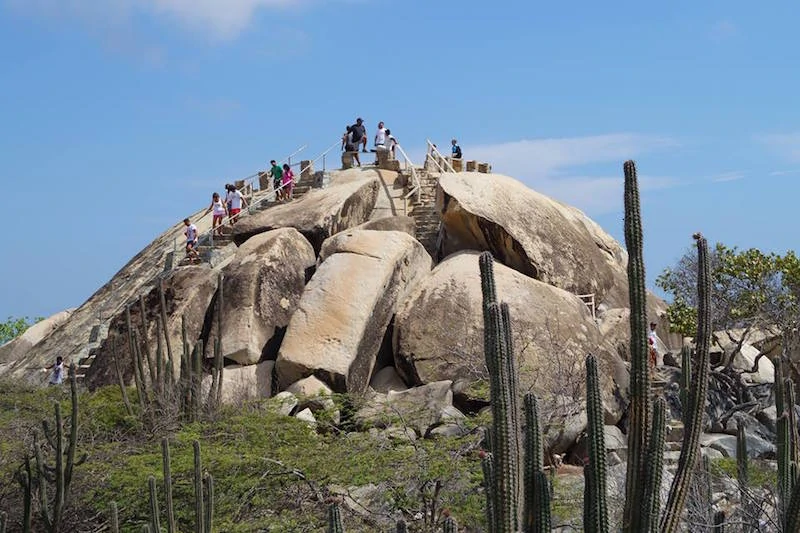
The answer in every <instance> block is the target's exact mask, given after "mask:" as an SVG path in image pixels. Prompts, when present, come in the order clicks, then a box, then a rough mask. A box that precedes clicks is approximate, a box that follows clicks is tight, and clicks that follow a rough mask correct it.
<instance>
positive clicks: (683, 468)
mask: <svg viewBox="0 0 800 533" xmlns="http://www.w3.org/2000/svg"><path fill="white" fill-rule="evenodd" d="M694 238H695V240H696V241H697V303H698V305H697V334H696V335H695V347H696V349H695V362H696V365H695V366H696V371H694V372H693V374H694V375H693V376H692V389H691V393H690V397H689V402H690V405H691V407H692V413H691V415H690V424H689V425H688V426H687V427H685V428H684V433H683V444H682V446H681V455H680V458H679V459H678V469H677V471H676V472H675V477H674V478H673V479H672V486H671V487H670V492H669V498H668V499H667V505H666V508H665V510H664V516H663V518H662V520H661V530H662V531H663V532H664V533H672V532H673V531H676V530H677V528H678V522H679V520H680V516H681V513H682V512H683V508H684V505H685V504H686V494H687V492H688V489H689V485H690V484H691V481H692V473H693V471H694V468H695V465H696V464H697V460H698V458H699V457H700V435H701V433H702V431H703V412H704V408H705V401H706V394H707V392H708V376H709V373H710V368H709V347H710V345H711V331H712V330H711V269H710V266H709V261H708V243H707V242H706V239H705V237H703V236H702V235H700V234H699V233H698V234H695V236H694Z"/></svg>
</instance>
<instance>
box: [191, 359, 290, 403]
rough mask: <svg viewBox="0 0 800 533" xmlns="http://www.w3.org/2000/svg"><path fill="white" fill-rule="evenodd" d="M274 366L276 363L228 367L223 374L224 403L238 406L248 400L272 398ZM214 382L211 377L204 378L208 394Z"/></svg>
mask: <svg viewBox="0 0 800 533" xmlns="http://www.w3.org/2000/svg"><path fill="white" fill-rule="evenodd" d="M274 366H275V362H274V361H264V362H263V363H259V364H257V365H247V366H242V365H235V366H226V367H225V369H224V370H223V373H222V376H223V377H222V398H221V400H222V403H224V404H226V405H237V404H240V403H241V402H244V401H247V400H252V399H255V398H269V397H270V396H272V369H273V368H274ZM212 381H213V379H212V377H211V376H209V375H206V376H204V378H203V386H204V390H205V391H206V392H207V391H208V389H209V388H210V386H211V383H212Z"/></svg>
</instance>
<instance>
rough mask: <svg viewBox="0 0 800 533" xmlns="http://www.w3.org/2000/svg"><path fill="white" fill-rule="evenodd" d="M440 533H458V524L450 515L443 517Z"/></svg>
mask: <svg viewBox="0 0 800 533" xmlns="http://www.w3.org/2000/svg"><path fill="white" fill-rule="evenodd" d="M442 533H458V524H457V523H456V519H455V518H453V517H452V516H450V515H447V516H445V518H444V522H443V523H442Z"/></svg>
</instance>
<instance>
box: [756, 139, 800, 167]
mask: <svg viewBox="0 0 800 533" xmlns="http://www.w3.org/2000/svg"><path fill="white" fill-rule="evenodd" d="M755 140H756V141H757V142H759V143H761V144H763V145H764V146H766V147H767V148H769V149H770V150H772V151H773V152H774V153H775V154H777V155H778V156H780V157H781V158H783V159H785V160H786V161H789V162H791V163H800V132H792V133H770V134H764V135H756V136H755Z"/></svg>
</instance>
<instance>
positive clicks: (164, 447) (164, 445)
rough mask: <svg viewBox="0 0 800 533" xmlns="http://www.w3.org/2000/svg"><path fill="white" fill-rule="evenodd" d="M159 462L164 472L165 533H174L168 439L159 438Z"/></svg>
mask: <svg viewBox="0 0 800 533" xmlns="http://www.w3.org/2000/svg"><path fill="white" fill-rule="evenodd" d="M161 462H162V471H163V474H164V503H165V506H164V510H165V511H166V515H167V533H176V531H177V529H176V528H175V510H174V509H173V507H172V466H171V460H170V455H169V439H168V438H167V437H164V438H163V439H161Z"/></svg>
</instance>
